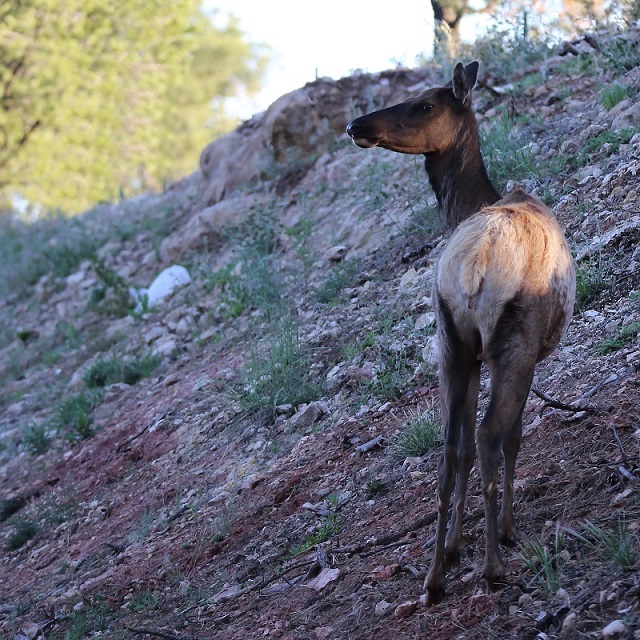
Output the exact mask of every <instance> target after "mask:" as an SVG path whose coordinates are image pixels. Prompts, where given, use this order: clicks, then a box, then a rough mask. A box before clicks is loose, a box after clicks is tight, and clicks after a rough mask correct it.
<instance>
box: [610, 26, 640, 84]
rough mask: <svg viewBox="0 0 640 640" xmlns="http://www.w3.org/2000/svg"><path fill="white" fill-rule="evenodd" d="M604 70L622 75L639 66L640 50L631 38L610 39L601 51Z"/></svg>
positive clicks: (620, 36) (622, 36) (621, 36)
mask: <svg viewBox="0 0 640 640" xmlns="http://www.w3.org/2000/svg"><path fill="white" fill-rule="evenodd" d="M601 53H602V57H603V60H604V64H603V66H604V67H605V68H606V69H610V70H611V71H613V72H615V73H617V74H618V75H623V74H625V73H627V72H629V71H632V70H633V69H635V68H636V67H638V66H640V50H639V48H638V45H637V44H636V43H635V42H634V41H633V39H632V38H626V37H625V36H624V35H619V36H618V37H616V38H612V39H610V40H609V41H608V42H607V43H606V44H605V45H604V46H603V47H602V50H601Z"/></svg>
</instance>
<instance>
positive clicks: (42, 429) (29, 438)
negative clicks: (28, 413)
mask: <svg viewBox="0 0 640 640" xmlns="http://www.w3.org/2000/svg"><path fill="white" fill-rule="evenodd" d="M22 443H23V444H24V446H25V448H26V449H27V451H29V452H30V453H32V454H34V455H40V454H42V453H45V451H48V449H49V447H50V446H51V437H50V436H49V430H48V429H47V427H46V426H45V425H43V424H37V423H29V424H27V425H25V426H24V427H23V428H22Z"/></svg>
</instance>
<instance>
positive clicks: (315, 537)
mask: <svg viewBox="0 0 640 640" xmlns="http://www.w3.org/2000/svg"><path fill="white" fill-rule="evenodd" d="M339 532H340V516H339V515H338V514H337V513H329V514H328V515H327V519H326V520H325V521H324V523H323V524H322V525H321V526H320V528H319V529H318V530H317V531H316V532H315V533H313V534H311V535H308V536H307V537H306V538H305V539H304V541H303V542H302V543H301V544H299V545H297V546H295V547H292V548H291V555H292V556H296V555H298V554H299V553H304V552H305V551H308V550H309V549H311V548H312V547H315V546H316V545H318V544H322V543H323V542H326V541H327V540H328V539H329V538H330V537H331V536H332V535H335V534H337V533H339Z"/></svg>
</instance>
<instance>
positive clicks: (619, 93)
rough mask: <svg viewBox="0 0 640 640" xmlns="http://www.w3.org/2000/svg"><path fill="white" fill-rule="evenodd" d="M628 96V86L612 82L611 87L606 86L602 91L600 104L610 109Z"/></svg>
mask: <svg viewBox="0 0 640 640" xmlns="http://www.w3.org/2000/svg"><path fill="white" fill-rule="evenodd" d="M626 97H627V87H625V86H624V85H622V84H618V83H617V82H616V83H615V84H612V85H611V86H609V87H605V88H604V89H602V90H601V91H600V94H599V98H600V104H601V105H602V106H603V107H604V108H605V109H606V110H607V111H610V110H611V109H613V107H615V106H616V105H617V104H618V103H619V102H622V101H623V100H624V99H625V98H626Z"/></svg>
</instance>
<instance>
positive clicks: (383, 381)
mask: <svg viewBox="0 0 640 640" xmlns="http://www.w3.org/2000/svg"><path fill="white" fill-rule="evenodd" d="M408 355H409V352H408V349H407V348H406V347H404V346H400V348H399V349H398V348H396V349H393V348H390V347H388V346H384V347H383V346H381V353H380V358H379V360H378V363H377V364H376V366H375V368H374V373H375V377H374V378H373V380H371V381H369V382H368V383H367V387H368V389H369V390H370V391H371V393H373V394H374V395H375V396H376V397H377V398H381V399H382V400H390V399H391V398H397V397H398V396H400V395H401V394H402V392H403V391H404V389H405V387H406V386H407V382H408V381H409V378H410V377H411V376H412V375H413V367H412V366H411V363H410V361H409V358H408Z"/></svg>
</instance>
